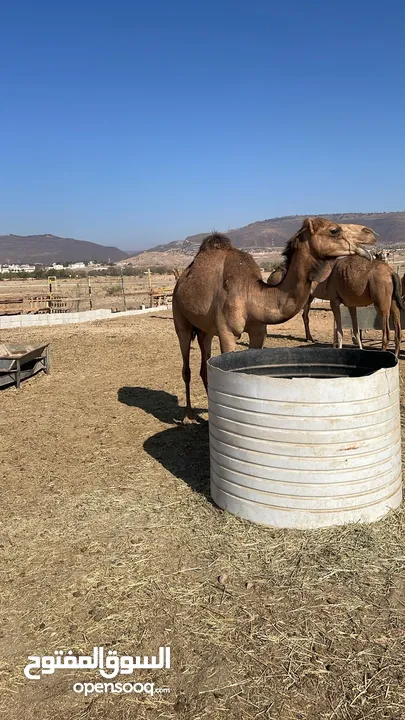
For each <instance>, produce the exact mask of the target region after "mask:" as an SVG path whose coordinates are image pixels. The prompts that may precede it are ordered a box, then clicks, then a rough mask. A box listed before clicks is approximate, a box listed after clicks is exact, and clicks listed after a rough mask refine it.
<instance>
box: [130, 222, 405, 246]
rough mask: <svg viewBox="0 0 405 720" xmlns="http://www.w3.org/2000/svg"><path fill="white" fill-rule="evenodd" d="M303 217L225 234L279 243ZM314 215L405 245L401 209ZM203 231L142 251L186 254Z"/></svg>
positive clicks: (244, 241) (246, 241)
mask: <svg viewBox="0 0 405 720" xmlns="http://www.w3.org/2000/svg"><path fill="white" fill-rule="evenodd" d="M305 217H307V216H306V215H286V216H284V217H276V218H272V219H270V220H259V221H258V222H254V223H251V224H250V225H245V227H242V228H238V229H236V230H229V231H227V232H225V234H226V235H227V236H228V237H229V238H230V240H231V241H232V243H233V244H234V245H235V247H238V248H245V249H259V248H271V247H283V246H284V245H285V243H286V242H287V240H289V238H291V237H292V236H293V235H294V234H295V233H296V232H297V230H298V229H299V228H300V226H301V225H302V222H303V220H304V218H305ZM312 217H313V216H312ZM318 217H326V218H328V219H329V220H332V221H334V222H337V223H359V224H361V225H367V226H368V227H370V228H372V230H375V231H376V233H378V236H379V237H378V244H380V245H384V246H387V245H401V244H403V245H405V212H392V213H332V214H323V215H319V216H318ZM207 234H208V232H206V233H198V235H190V236H189V237H186V238H185V240H181V241H175V242H171V243H167V244H166V245H156V246H155V247H153V248H150V249H148V250H147V251H146V252H167V251H170V250H182V251H183V252H186V253H187V254H194V253H195V252H196V249H197V248H198V247H199V246H200V244H201V241H202V240H203V238H204V237H205V236H206V235H207ZM136 254H138V253H136Z"/></svg>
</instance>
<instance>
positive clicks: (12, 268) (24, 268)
mask: <svg viewBox="0 0 405 720" xmlns="http://www.w3.org/2000/svg"><path fill="white" fill-rule="evenodd" d="M19 272H25V273H33V272H35V265H18V264H10V265H0V273H2V274H6V273H19Z"/></svg>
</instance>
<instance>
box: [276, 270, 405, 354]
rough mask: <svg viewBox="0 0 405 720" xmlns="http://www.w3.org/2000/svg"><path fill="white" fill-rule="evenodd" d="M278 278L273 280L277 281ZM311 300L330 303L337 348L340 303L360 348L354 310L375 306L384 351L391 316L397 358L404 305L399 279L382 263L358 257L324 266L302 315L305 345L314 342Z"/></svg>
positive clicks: (341, 341)
mask: <svg viewBox="0 0 405 720" xmlns="http://www.w3.org/2000/svg"><path fill="white" fill-rule="evenodd" d="M277 272H280V271H277ZM274 275H275V273H274V274H273V275H271V276H270V278H269V279H270V281H273V278H274ZM278 277H279V276H277V277H276V278H275V279H276V280H277V279H278ZM314 298H319V299H320V300H329V301H330V305H331V308H332V311H333V315H334V318H335V323H336V333H335V338H334V343H335V345H337V346H338V347H339V348H341V347H342V344H343V330H342V320H341V315H340V305H341V303H343V304H344V305H346V307H347V308H348V310H349V313H350V317H351V321H352V338H353V341H354V342H356V344H357V345H358V346H359V348H362V338H361V334H360V332H359V327H358V322H357V311H356V308H358V307H367V306H368V305H374V307H375V309H376V310H377V312H378V313H379V315H380V316H381V319H382V333H383V336H382V349H383V350H387V348H388V343H389V339H390V327H389V321H390V317H391V318H392V321H393V325H394V331H395V354H396V355H397V356H398V355H399V351H400V344H401V310H404V309H405V305H404V301H403V300H402V297H401V282H400V279H399V277H398V275H397V274H396V273H395V272H394V270H392V268H391V267H390V266H389V265H388V264H387V263H386V262H385V261H384V260H373V261H371V262H370V261H369V260H365V259H364V258H361V257H358V256H357V257H344V258H342V259H339V260H336V261H328V262H327V263H325V265H324V268H323V270H322V272H321V274H320V282H319V284H317V285H316V287H313V288H312V291H311V294H310V296H309V298H308V301H307V302H306V303H305V305H304V308H303V312H302V319H303V321H304V327H305V335H306V339H307V341H308V342H314V341H313V338H312V335H311V332H310V329H309V309H310V307H311V302H312V300H313V299H314Z"/></svg>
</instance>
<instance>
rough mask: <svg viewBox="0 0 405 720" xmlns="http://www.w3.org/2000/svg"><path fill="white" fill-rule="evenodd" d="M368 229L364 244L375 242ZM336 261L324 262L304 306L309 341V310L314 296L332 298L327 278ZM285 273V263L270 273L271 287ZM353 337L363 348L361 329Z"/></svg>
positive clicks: (303, 312)
mask: <svg viewBox="0 0 405 720" xmlns="http://www.w3.org/2000/svg"><path fill="white" fill-rule="evenodd" d="M345 227H346V228H348V229H350V230H351V231H353V232H357V230H358V227H359V226H358V225H355V224H348V225H345ZM368 230H369V229H368V228H365V237H368V238H369V241H368V242H364V241H363V245H365V244H374V243H375V237H374V235H375V234H374V231H373V235H370V234H369V232H368ZM371 255H372V256H373V257H374V258H376V257H378V256H380V255H382V253H381V252H377V253H376V252H374V253H373V251H371ZM370 259H371V258H370ZM335 262H336V259H333V260H327V261H326V262H325V263H324V265H323V267H322V269H321V271H320V273H319V275H318V277H317V281H316V282H314V283H313V284H312V287H311V293H310V295H309V298H308V300H307V302H306V303H305V305H304V307H303V310H302V319H303V322H304V328H305V338H306V341H307V342H314V339H313V337H312V335H311V331H310V328H309V311H310V308H311V303H312V301H313V300H314V298H317V299H318V300H330V298H329V296H328V292H327V279H328V277H329V276H330V274H331V272H332V270H333V267H334V264H335ZM285 273H286V266H285V263H284V264H283V263H282V264H280V265H279V266H278V267H276V268H275V269H274V270H273V271H272V272H271V273H270V275H269V277H268V278H267V284H268V285H270V286H271V287H274V286H275V285H278V284H279V283H280V282H281V281H282V279H283V277H284V275H285ZM353 312H354V313H356V309H355V308H354V309H353ZM356 327H357V315H356ZM352 338H353V342H357V344H359V347H360V348H361V347H362V345H361V331H360V333H358V338H359V340H358V338H357V337H355V335H354V333H353V332H352Z"/></svg>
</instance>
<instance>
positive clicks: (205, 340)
mask: <svg viewBox="0 0 405 720" xmlns="http://www.w3.org/2000/svg"><path fill="white" fill-rule="evenodd" d="M197 338H198V344H199V346H200V350H201V368H200V376H201V380H202V381H203V383H204V387H205V392H206V393H207V394H208V383H207V360H209V359H210V357H211V343H212V335H207V333H205V332H203V331H202V330H199V331H198V334H197Z"/></svg>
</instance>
